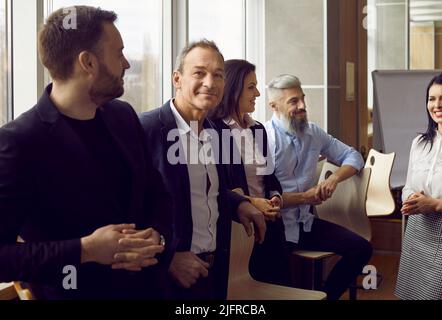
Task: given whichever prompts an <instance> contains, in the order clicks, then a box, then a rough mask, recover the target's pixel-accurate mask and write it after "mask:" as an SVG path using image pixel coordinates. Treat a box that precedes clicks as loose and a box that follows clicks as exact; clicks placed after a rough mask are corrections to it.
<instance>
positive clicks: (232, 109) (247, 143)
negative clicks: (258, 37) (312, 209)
mask: <svg viewBox="0 0 442 320" xmlns="http://www.w3.org/2000/svg"><path fill="white" fill-rule="evenodd" d="M259 96H260V92H259V91H258V89H257V80H256V73H255V66H254V65H253V64H251V63H249V62H248V61H245V60H228V61H226V63H225V89H224V97H223V100H222V101H221V103H220V105H219V106H218V107H217V108H216V109H215V110H214V111H213V112H212V114H211V115H210V118H211V120H212V121H213V122H214V123H215V125H216V126H217V127H218V129H219V130H221V131H223V133H224V134H223V137H224V138H225V137H227V138H226V139H224V140H223V141H224V142H225V143H227V144H228V148H229V149H230V153H229V154H230V159H229V165H228V170H227V171H228V183H229V187H230V188H231V189H232V190H236V191H239V192H241V193H243V194H244V195H245V196H247V197H248V198H249V199H250V201H251V203H252V204H253V205H254V206H255V207H256V208H258V209H259V210H261V212H262V213H263V214H264V216H265V217H266V218H267V220H268V221H267V232H266V236H265V241H264V243H262V244H258V243H256V244H255V247H254V250H253V253H252V257H251V261H250V272H251V275H252V276H253V277H254V278H255V279H257V280H261V281H266V282H271V283H276V284H282V285H290V284H291V280H290V269H289V255H288V252H287V249H286V246H285V235H284V225H283V222H282V220H281V219H279V211H280V208H281V206H282V196H281V194H282V188H281V185H280V184H279V182H278V180H277V178H276V177H275V175H274V174H273V170H272V169H271V165H270V163H269V162H268V161H266V158H267V134H266V131H265V128H264V126H263V125H262V124H261V123H259V122H257V121H255V120H253V118H252V117H251V115H250V114H251V113H252V112H253V111H255V100H256V98H257V97H259ZM226 132H228V133H229V134H227V135H226V134H225V133H226ZM269 165H270V170H268V166H269Z"/></svg>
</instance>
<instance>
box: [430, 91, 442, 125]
mask: <svg viewBox="0 0 442 320" xmlns="http://www.w3.org/2000/svg"><path fill="white" fill-rule="evenodd" d="M427 109H428V112H429V114H430V116H431V118H432V119H433V120H434V122H436V123H437V125H438V130H439V132H441V133H442V85H441V84H434V85H433V86H431V88H430V91H429V93H428V104H427Z"/></svg>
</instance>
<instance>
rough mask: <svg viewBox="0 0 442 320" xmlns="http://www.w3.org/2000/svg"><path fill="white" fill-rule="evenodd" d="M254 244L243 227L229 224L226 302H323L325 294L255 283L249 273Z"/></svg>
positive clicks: (234, 223) (235, 223) (233, 223)
mask: <svg viewBox="0 0 442 320" xmlns="http://www.w3.org/2000/svg"><path fill="white" fill-rule="evenodd" d="M253 245H254V238H253V237H249V236H247V233H246V232H245V230H244V227H243V226H242V225H241V224H239V223H237V222H232V237H231V250H230V268H229V284H228V292H227V299H228V300H324V299H325V298H326V294H325V293H324V292H320V291H312V290H304V289H296V288H291V287H284V286H279V285H274V284H270V283H265V282H260V281H256V280H254V279H253V278H252V277H251V276H250V273H249V261H250V256H251V254H252V250H253ZM269 272H273V270H269Z"/></svg>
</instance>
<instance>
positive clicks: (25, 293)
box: [14, 281, 35, 300]
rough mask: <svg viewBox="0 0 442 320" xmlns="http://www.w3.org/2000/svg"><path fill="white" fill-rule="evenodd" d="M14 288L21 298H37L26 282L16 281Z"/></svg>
mask: <svg viewBox="0 0 442 320" xmlns="http://www.w3.org/2000/svg"><path fill="white" fill-rule="evenodd" d="M14 288H15V291H16V292H17V296H18V298H19V299H20V300H35V297H34V295H33V294H32V292H31V290H30V289H29V288H27V287H26V285H25V283H23V282H20V281H14Z"/></svg>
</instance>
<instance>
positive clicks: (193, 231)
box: [140, 40, 266, 299]
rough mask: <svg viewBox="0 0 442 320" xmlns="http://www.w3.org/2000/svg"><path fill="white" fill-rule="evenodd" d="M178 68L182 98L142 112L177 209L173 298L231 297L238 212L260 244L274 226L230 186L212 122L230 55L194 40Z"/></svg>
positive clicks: (177, 83)
mask: <svg viewBox="0 0 442 320" xmlns="http://www.w3.org/2000/svg"><path fill="white" fill-rule="evenodd" d="M177 67H178V68H177V70H176V71H175V72H174V74H173V84H174V86H175V88H176V98H175V99H172V100H171V101H169V102H167V103H166V104H165V105H164V106H163V107H161V108H158V109H156V110H154V111H151V112H147V113H144V114H142V115H141V117H140V119H141V124H142V126H143V129H144V132H145V134H146V137H147V140H148V143H149V146H151V147H152V148H153V149H152V152H151V156H152V162H153V165H154V166H155V167H156V168H157V169H158V170H159V171H160V173H161V175H162V178H163V181H164V183H165V185H166V188H167V189H168V191H169V192H170V193H171V194H172V198H173V203H174V207H175V209H174V223H173V225H174V237H173V244H172V246H173V248H175V254H174V256H173V258H172V262H171V265H170V268H169V274H170V279H171V280H172V281H171V282H172V287H173V291H172V292H173V296H172V297H173V298H175V299H225V298H226V296H227V279H228V269H229V253H230V231H231V221H232V220H231V219H232V216H233V218H235V219H237V220H239V221H240V222H241V223H242V224H243V225H244V227H245V229H246V231H247V232H248V234H249V236H251V235H252V230H253V229H252V223H253V224H254V225H255V237H256V239H257V241H260V242H262V241H263V239H264V234H265V228H266V225H265V221H264V218H263V216H262V214H261V212H259V211H258V210H257V209H256V208H255V207H253V206H252V205H251V204H250V202H249V201H248V200H246V199H245V198H243V197H242V196H240V195H238V194H236V193H234V192H231V191H229V190H228V189H227V183H226V170H225V165H223V164H221V163H220V162H221V161H220V159H221V158H222V154H221V153H222V150H220V148H218V147H219V146H220V140H218V138H220V134H219V133H218V132H216V131H215V127H214V126H213V124H212V123H211V122H210V121H209V120H207V119H206V116H207V114H208V112H209V111H210V110H212V109H213V108H214V107H216V106H217V105H218V103H219V102H220V101H221V98H222V96H223V92H224V58H223V56H222V54H221V53H220V51H219V49H218V48H217V46H216V45H215V43H213V42H211V41H207V40H201V41H199V42H194V43H191V44H189V45H188V46H186V47H185V48H184V49H183V50H182V52H181V54H180V56H179V57H178V60H177ZM216 159H218V162H217V160H216Z"/></svg>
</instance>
